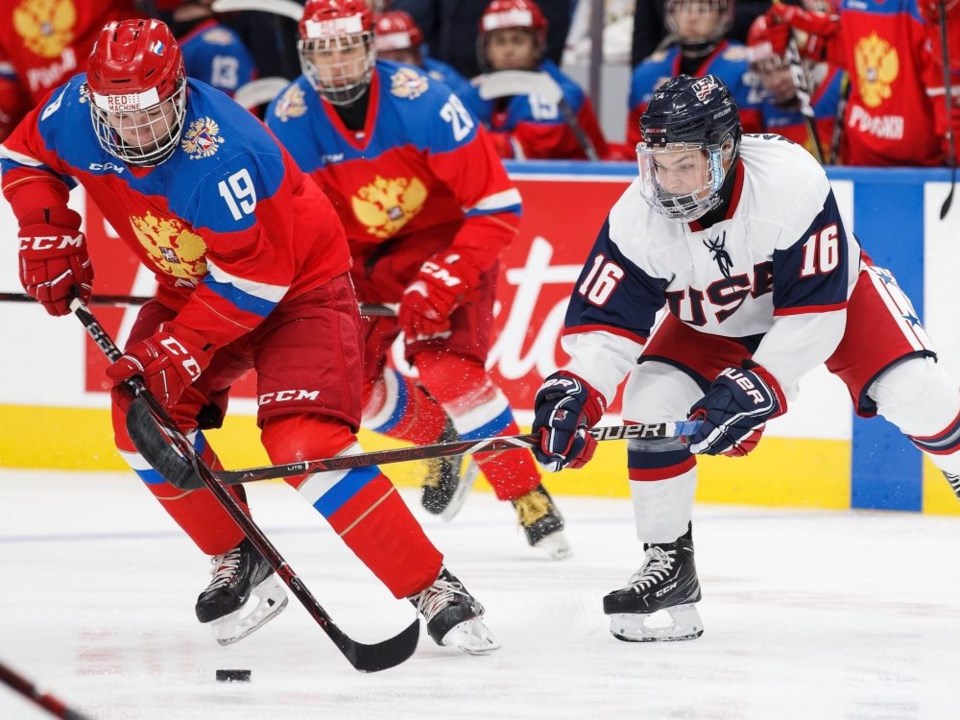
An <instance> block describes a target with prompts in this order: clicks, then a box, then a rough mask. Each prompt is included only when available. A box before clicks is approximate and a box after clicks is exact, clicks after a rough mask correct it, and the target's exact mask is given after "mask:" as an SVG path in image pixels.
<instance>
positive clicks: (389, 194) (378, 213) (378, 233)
mask: <svg viewBox="0 0 960 720" xmlns="http://www.w3.org/2000/svg"><path fill="white" fill-rule="evenodd" d="M426 200H427V188H426V187H425V186H424V184H423V183H422V182H420V179H419V178H415V177H413V178H390V179H387V178H383V177H380V176H379V175H378V176H377V177H376V179H374V181H373V182H372V183H370V184H369V185H366V186H364V187H362V188H360V189H359V190H358V191H357V194H356V195H354V196H353V197H352V198H350V203H351V205H352V207H353V214H354V215H355V216H356V218H357V220H359V221H360V223H361V224H362V225H364V226H365V227H366V228H367V232H369V233H370V234H371V235H373V236H374V237H378V238H389V237H393V236H394V235H396V234H397V233H398V232H399V231H400V228H402V227H403V226H404V225H406V224H407V223H408V222H410V221H411V220H412V219H413V218H414V217H415V216H416V215H417V213H419V212H420V210H422V209H423V204H424V203H425V202H426Z"/></svg>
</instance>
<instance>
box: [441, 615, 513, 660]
mask: <svg viewBox="0 0 960 720" xmlns="http://www.w3.org/2000/svg"><path fill="white" fill-rule="evenodd" d="M440 644H441V645H444V646H446V647H455V648H456V649H457V650H460V651H462V652H465V653H467V654H468V655H486V654H487V653H490V652H493V651H494V650H498V649H499V648H500V641H499V640H497V638H496V637H495V636H494V634H493V633H492V632H490V628H488V627H487V626H486V625H485V624H484V622H483V618H478V617H475V618H472V619H470V620H464V621H463V622H462V623H460V624H458V625H454V626H453V627H452V628H450V630H449V631H448V632H447V634H446V635H444V636H443V640H441V641H440Z"/></svg>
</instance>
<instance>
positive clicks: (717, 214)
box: [698, 156, 742, 228]
mask: <svg viewBox="0 0 960 720" xmlns="http://www.w3.org/2000/svg"><path fill="white" fill-rule="evenodd" d="M738 172H742V170H741V169H740V157H739V156H737V158H736V159H735V160H734V161H733V164H732V165H731V166H730V168H729V169H728V170H727V171H726V172H725V173H724V177H723V183H722V184H721V185H720V190H718V191H717V198H719V202H718V203H717V206H716V207H714V208H713V209H712V210H708V211H707V212H705V213H704V214H703V216H702V217H700V219H699V220H698V222H699V223H700V224H701V225H702V226H703V227H705V228H706V227H710V226H711V225H714V224H716V223H718V222H720V221H721V220H723V218H724V216H725V215H726V214H727V208H728V207H730V200H731V199H732V198H733V186H734V178H735V177H736V175H737V173H738Z"/></svg>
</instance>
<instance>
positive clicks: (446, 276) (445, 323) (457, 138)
mask: <svg viewBox="0 0 960 720" xmlns="http://www.w3.org/2000/svg"><path fill="white" fill-rule="evenodd" d="M299 48H300V53H301V61H302V63H303V71H304V72H303V75H301V76H300V77H299V78H297V79H296V80H295V81H294V82H293V83H292V84H291V85H290V86H289V88H287V90H285V91H283V92H282V93H281V94H280V95H279V96H277V98H276V100H274V102H273V104H272V105H271V106H270V108H268V110H267V116H266V119H267V124H268V126H269V127H270V129H271V130H273V131H274V133H275V134H276V136H277V137H278V138H279V140H280V141H281V142H282V143H283V144H284V145H286V147H287V148H288V150H289V151H290V152H291V153H292V154H293V156H294V158H295V159H296V161H297V162H298V163H299V165H300V167H301V168H302V169H303V170H304V171H306V172H308V173H310V174H311V175H312V176H313V177H314V178H316V179H317V180H318V181H319V182H320V184H321V186H322V187H323V188H324V190H325V191H326V192H327V194H328V195H329V197H330V199H331V200H332V201H333V205H334V207H335V208H336V209H337V212H338V213H339V214H340V219H341V220H342V221H343V224H344V226H345V227H346V230H347V239H348V241H349V243H350V249H351V251H352V253H353V256H354V268H353V273H352V277H353V282H354V285H355V286H356V288H357V294H358V296H359V298H360V299H361V300H362V301H363V302H371V303H399V307H400V310H399V316H398V317H397V318H377V319H368V321H367V322H368V325H367V326H366V349H365V352H366V354H365V359H364V406H363V407H364V411H363V417H364V426H366V427H369V428H371V429H372V430H376V431H377V432H381V433H385V434H387V435H389V436H391V437H395V438H400V439H403V440H406V441H409V442H413V443H417V444H422V443H428V442H435V441H436V440H438V439H441V438H444V437H449V433H448V432H447V429H445V423H446V420H447V416H449V417H450V418H451V419H452V423H453V428H452V429H453V430H454V431H455V435H454V437H456V436H457V435H459V437H462V438H466V439H471V438H480V437H487V436H491V435H503V434H513V433H516V432H519V429H518V427H517V424H516V422H515V420H514V418H513V412H512V411H511V409H510V405H509V403H508V401H507V398H506V396H505V395H504V394H503V392H502V391H501V390H500V388H498V387H497V386H496V385H495V384H494V383H493V380H492V379H491V378H490V375H489V374H488V373H487V371H486V369H485V368H484V361H485V360H486V357H487V352H488V350H489V347H490V343H491V342H492V339H493V337H492V335H493V302H494V295H495V287H496V281H497V272H498V267H499V266H498V258H499V256H500V253H501V250H502V249H503V248H504V247H505V246H506V245H507V244H508V243H509V242H510V241H511V240H512V239H513V238H514V236H515V235H516V232H517V226H518V224H519V221H520V194H519V193H518V192H517V189H516V188H515V187H513V185H511V184H510V181H509V178H508V177H507V174H506V171H505V170H504V168H503V164H502V163H501V161H500V159H499V158H498V157H497V154H496V152H495V151H494V149H493V147H492V145H491V143H490V139H489V137H488V136H487V134H486V132H485V131H484V130H483V129H482V128H481V127H480V126H479V124H478V123H477V121H476V119H475V118H474V116H473V115H471V114H470V112H469V111H467V110H466V108H465V107H464V105H463V103H462V102H461V101H460V99H459V98H458V97H457V96H456V95H455V94H454V93H452V92H451V90H450V88H448V87H447V86H446V85H443V84H442V83H438V82H436V81H435V80H433V79H431V78H430V77H428V76H427V75H425V74H423V73H421V72H420V71H419V70H418V69H416V68H414V67H411V66H409V65H396V64H394V63H388V62H384V61H382V60H375V49H374V45H373V15H372V13H371V12H370V11H369V10H368V9H367V7H366V5H365V4H364V3H363V2H362V0H310V1H309V2H308V3H307V4H306V6H305V7H304V13H303V19H302V21H301V22H300V43H299ZM401 331H402V332H403V335H404V341H405V354H406V359H407V361H408V362H409V363H410V365H411V366H413V367H414V368H416V370H417V372H418V374H419V384H416V383H413V382H411V380H410V379H409V378H407V377H405V376H403V375H402V374H400V373H398V372H396V371H395V370H393V369H391V368H389V367H388V366H387V358H388V351H389V349H390V347H391V345H392V344H393V341H394V340H395V339H396V338H397V336H398V334H399V333H400V332H401ZM424 388H425V389H426V391H425V390H424ZM476 462H477V463H478V464H479V466H480V469H482V470H483V472H484V475H485V476H486V478H487V480H488V481H489V482H490V484H491V485H492V486H493V489H494V491H495V492H496V495H497V498H498V499H500V500H503V501H506V502H510V503H513V505H514V506H515V508H516V511H517V513H518V515H519V521H520V524H521V525H522V527H523V530H524V533H525V535H526V539H527V541H528V542H529V543H530V544H531V545H533V546H536V547H538V548H541V549H543V550H545V551H546V552H547V553H548V554H550V555H551V556H553V557H558V558H559V557H562V556H564V555H566V554H567V551H568V548H567V544H566V541H565V539H564V535H563V532H562V530H563V519H562V517H561V516H560V513H559V512H558V511H557V509H556V506H555V504H554V503H553V501H552V499H551V498H550V496H549V494H548V493H547V491H546V489H544V488H543V486H542V485H541V484H540V476H539V473H538V471H537V466H536V463H535V462H534V461H533V457H532V455H531V454H530V453H529V452H527V451H519V450H518V451H513V452H505V453H499V454H484V455H482V456H478V457H477V458H476ZM457 477H458V475H457V473H456V472H447V473H444V477H443V478H441V482H439V483H427V484H425V485H424V493H423V505H424V507H425V508H426V509H427V510H429V511H431V512H434V513H442V514H443V515H444V516H445V517H446V518H448V519H449V518H450V517H452V515H453V514H454V513H455V512H456V510H457V509H458V508H459V506H460V505H461V504H462V502H463V501H464V499H465V496H466V492H468V491H469V487H467V486H465V484H464V483H459V484H458V480H457ZM458 490H459V491H460V492H458Z"/></svg>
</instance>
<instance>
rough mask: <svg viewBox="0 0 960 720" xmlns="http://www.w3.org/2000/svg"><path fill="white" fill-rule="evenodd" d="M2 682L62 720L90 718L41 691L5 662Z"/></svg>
mask: <svg viewBox="0 0 960 720" xmlns="http://www.w3.org/2000/svg"><path fill="white" fill-rule="evenodd" d="M0 682H3V683H4V684H6V685H9V686H10V687H12V688H13V689H14V690H16V691H17V692H18V693H20V694H21V695H23V696H24V697H25V698H27V700H30V701H32V702H34V703H36V704H37V705H39V706H40V707H42V708H43V709H44V710H46V711H47V712H48V713H50V714H51V715H53V716H54V717H57V718H62V720H90V719H89V717H88V716H86V715H84V714H83V713H81V712H79V711H77V710H74V709H72V708H69V707H67V706H66V705H64V703H63V702H62V701H61V700H59V699H57V698H56V697H54V696H53V695H51V694H50V693H48V692H43V691H41V690H40V688H38V687H37V686H36V685H34V684H33V683H32V682H30V681H29V680H27V678H25V677H24V676H23V675H21V674H20V673H18V672H17V671H16V670H14V669H13V668H11V667H10V666H9V665H6V664H5V663H3V662H0Z"/></svg>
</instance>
